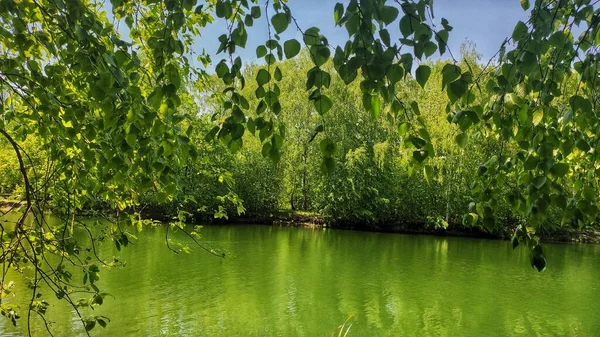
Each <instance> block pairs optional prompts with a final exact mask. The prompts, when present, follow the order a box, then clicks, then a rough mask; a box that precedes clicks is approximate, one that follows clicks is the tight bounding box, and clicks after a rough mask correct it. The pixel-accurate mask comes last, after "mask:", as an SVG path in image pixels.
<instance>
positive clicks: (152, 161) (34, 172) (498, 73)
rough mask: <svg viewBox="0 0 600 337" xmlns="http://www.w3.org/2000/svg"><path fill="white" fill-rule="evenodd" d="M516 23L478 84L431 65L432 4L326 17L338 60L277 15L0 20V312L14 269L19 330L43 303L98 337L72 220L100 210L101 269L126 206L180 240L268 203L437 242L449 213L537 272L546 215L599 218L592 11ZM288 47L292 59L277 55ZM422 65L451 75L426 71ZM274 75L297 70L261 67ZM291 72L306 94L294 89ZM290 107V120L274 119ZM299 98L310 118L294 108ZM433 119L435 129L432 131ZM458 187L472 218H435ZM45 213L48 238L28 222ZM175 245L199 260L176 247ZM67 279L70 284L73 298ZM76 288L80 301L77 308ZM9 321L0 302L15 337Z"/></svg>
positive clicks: (117, 6) (49, 13)
mask: <svg viewBox="0 0 600 337" xmlns="http://www.w3.org/2000/svg"><path fill="white" fill-rule="evenodd" d="M521 5H522V7H523V8H524V9H525V10H527V11H529V13H530V19H529V20H528V21H527V22H519V23H518V24H517V25H516V27H515V29H514V32H513V34H512V36H511V37H510V38H508V39H507V40H506V41H505V42H504V43H503V44H502V46H501V47H500V50H499V52H498V54H497V61H494V60H490V62H488V64H486V65H479V64H478V63H477V62H476V61H474V60H473V58H471V59H469V57H465V58H464V59H463V60H457V59H456V58H455V57H454V55H453V54H452V51H450V50H449V49H448V46H447V42H448V38H449V34H450V32H451V31H452V26H450V24H449V22H448V21H447V20H446V19H444V18H441V19H440V20H435V16H434V15H433V6H432V1H431V0H414V1H409V0H394V1H391V0H368V1H360V2H359V1H357V0H350V1H348V2H346V3H345V4H342V3H338V4H336V5H335V6H334V7H333V20H334V22H335V23H336V25H337V26H339V27H342V28H344V29H345V30H346V31H347V33H348V40H347V41H346V43H344V44H343V46H337V47H333V46H331V45H330V44H329V41H328V39H327V38H326V37H325V36H324V35H323V34H322V33H321V31H320V30H319V28H318V27H308V28H305V27H302V26H301V23H300V22H297V21H296V19H295V18H294V16H293V13H292V12H291V10H290V8H289V7H288V6H287V1H284V0H267V1H264V2H260V3H259V1H258V0H250V1H248V0H208V1H205V2H203V3H201V4H198V3H197V1H195V0H183V1H176V0H165V1H155V0H152V1H149V0H146V1H139V2H125V1H120V0H113V1H111V4H110V5H108V4H107V5H106V7H104V5H102V4H99V3H96V2H89V1H86V0H82V1H78V0H55V1H45V0H35V1H15V0H3V1H0V51H1V54H2V56H1V58H0V94H1V95H2V107H1V109H0V115H1V117H2V118H0V134H1V135H2V138H3V143H2V144H1V145H2V146H3V147H9V149H12V151H13V155H14V156H13V155H9V156H12V157H11V158H16V160H14V159H13V160H12V162H13V163H15V164H10V165H9V166H6V167H4V166H3V167H2V168H0V169H2V170H4V171H6V172H7V173H8V174H7V175H6V177H5V178H3V179H5V181H3V182H2V184H3V185H2V186H3V188H4V189H10V190H12V189H14V188H15V186H16V185H17V184H18V183H20V182H21V180H20V179H22V184H20V185H21V186H22V188H23V203H22V207H21V209H20V216H19V218H18V219H17V220H15V221H14V223H13V224H11V225H6V226H5V225H2V226H1V227H0V240H1V242H2V246H1V247H2V252H1V254H0V260H1V261H2V262H3V265H4V268H3V270H2V280H1V283H0V286H1V288H2V292H3V295H5V294H4V293H5V292H10V288H11V287H10V286H9V283H8V282H7V280H6V276H7V273H8V270H9V269H10V268H12V269H13V270H15V271H17V272H24V271H25V270H29V269H31V271H32V274H33V277H32V280H31V284H32V296H31V299H32V300H31V305H30V307H29V308H28V309H27V310H28V311H29V315H27V317H28V321H29V320H30V317H31V313H37V314H38V315H39V316H40V317H41V318H42V319H43V318H44V313H45V312H46V310H47V309H48V308H47V306H46V305H44V302H43V299H42V298H38V296H37V295H38V294H39V292H38V288H39V287H40V286H41V285H42V284H43V285H44V287H47V288H48V289H49V290H50V291H51V293H53V294H54V295H56V296H57V297H59V298H61V299H64V300H65V301H67V302H68V303H69V304H71V305H72V306H73V308H74V310H75V311H76V312H77V314H78V315H79V318H80V319H81V323H82V324H83V326H84V327H85V328H86V331H89V330H91V329H93V328H94V327H95V326H96V324H98V325H100V326H105V325H106V323H107V321H108V320H107V319H106V318H104V317H102V316H91V317H84V316H82V314H81V311H80V310H83V308H87V309H93V308H94V307H95V306H97V305H101V304H102V302H103V297H104V296H105V293H103V292H102V291H101V290H100V289H99V288H98V282H97V281H98V280H99V275H100V271H101V268H100V266H106V267H109V266H112V265H114V263H113V262H114V261H113V262H108V261H105V260H103V259H102V258H101V257H98V256H96V255H95V249H94V245H95V242H96V239H97V236H95V234H94V231H92V230H90V226H88V225H86V224H85V223H83V222H81V221H79V220H77V219H75V218H74V215H75V214H77V213H78V212H80V211H81V210H82V209H84V208H85V207H88V206H89V205H95V204H98V203H99V202H100V203H102V204H104V205H106V206H107V207H108V208H109V209H110V210H113V211H115V213H116V216H114V217H113V218H114V219H113V220H115V221H114V223H113V224H111V225H109V226H102V225H98V227H100V228H98V230H99V232H100V233H101V234H100V237H103V238H106V239H108V240H111V241H112V242H113V243H114V244H115V245H116V246H117V248H119V249H120V248H121V247H125V246H127V245H128V243H129V242H130V241H131V240H133V239H135V234H134V233H135V231H136V230H141V229H143V228H144V226H153V225H155V222H153V221H151V220H142V218H141V217H140V215H139V213H138V212H137V211H138V210H139V208H140V206H142V204H143V203H145V202H146V200H145V198H150V201H151V202H156V203H158V204H171V205H172V206H173V208H174V211H175V212H174V213H175V214H176V216H175V218H176V219H174V221H173V222H172V223H170V224H169V226H168V228H170V229H173V230H181V231H184V232H186V231H185V227H184V226H183V221H184V219H186V218H187V217H188V216H189V213H191V212H190V210H192V211H194V210H197V209H201V210H204V211H206V210H207V208H206V206H207V205H210V206H211V207H216V208H217V211H216V213H215V214H214V215H217V216H225V212H226V208H227V207H231V208H233V209H234V210H235V211H237V212H242V211H244V206H242V200H244V202H245V205H247V207H248V209H250V210H252V211H253V212H267V211H268V210H269V209H272V208H273V207H275V205H276V204H277V205H281V204H282V202H281V200H282V198H283V197H282V196H285V198H283V200H285V199H288V196H289V201H290V204H292V205H291V207H292V208H296V207H298V206H297V205H298V204H301V205H302V207H301V208H302V209H311V208H313V209H318V210H321V211H322V212H323V213H324V214H328V215H330V216H331V217H333V218H339V219H340V220H341V219H343V218H344V217H348V218H352V219H357V220H359V221H364V222H368V223H369V224H375V223H376V222H377V221H387V220H388V219H395V218H397V217H398V216H399V215H400V213H398V212H400V211H402V212H406V213H404V214H409V212H410V211H411V210H412V211H414V209H415V208H411V205H415V203H419V204H420V205H427V208H428V209H429V208H430V209H431V210H432V212H431V213H430V214H415V217H417V218H421V219H427V216H433V217H434V218H436V217H439V216H442V215H445V220H444V221H446V222H447V223H448V222H449V220H450V214H459V213H460V209H466V210H467V214H466V215H465V216H464V218H463V219H462V223H463V224H464V225H465V226H483V227H484V228H487V229H489V230H493V229H494V228H497V227H498V226H501V225H502V224H503V223H505V222H506V216H505V215H506V214H507V213H508V214H510V213H514V214H517V215H518V217H519V219H518V220H519V221H521V222H520V225H519V226H518V227H517V229H516V231H515V236H514V239H513V243H514V246H517V245H519V244H520V243H524V244H525V245H526V246H527V247H528V248H529V249H530V251H531V257H532V258H531V262H532V266H534V267H535V268H537V269H538V270H543V269H544V268H545V263H546V262H545V256H544V252H543V250H542V247H541V246H540V244H539V239H538V238H537V237H536V236H535V233H536V229H537V228H540V226H542V225H544V224H548V220H549V219H552V218H549V216H550V217H552V216H554V215H556V214H559V215H560V217H561V218H562V222H563V223H568V222H571V221H574V222H576V223H577V224H579V225H585V224H590V223H595V220H596V216H597V215H598V182H597V171H598V159H597V156H596V151H595V148H596V145H597V144H596V143H597V141H598V140H597V139H596V138H597V137H596V134H597V133H598V132H597V129H598V125H597V124H598V118H596V116H595V113H596V111H597V110H598V109H597V106H598V104H599V100H600V95H599V94H598V91H597V88H596V87H597V83H598V79H599V74H600V73H599V72H598V71H597V69H598V63H599V62H600V59H599V55H598V49H599V48H600V28H599V26H600V25H599V24H598V23H599V20H600V12H599V11H600V9H599V8H598V7H597V6H596V4H595V3H594V4H591V2H590V1H589V0H562V1H548V0H535V1H534V2H533V3H530V1H529V0H522V1H521ZM107 9H108V13H107ZM215 17H216V18H217V19H218V22H220V23H221V24H224V27H226V29H225V31H226V32H225V33H224V34H223V35H221V36H220V37H219V42H220V46H219V53H224V54H226V58H224V59H223V60H221V61H219V62H217V63H216V64H215V68H214V70H215V75H216V77H218V78H219V79H220V82H221V83H220V84H219V85H217V86H216V87H217V88H218V90H219V93H218V94H215V95H214V96H213V97H211V99H210V101H211V103H210V104H207V102H206V101H208V100H207V99H205V98H206V97H205V96H202V95H198V92H197V91H198V90H197V89H198V86H201V85H203V84H204V83H205V82H211V81H212V80H209V79H207V76H206V73H205V71H204V70H202V69H200V68H199V67H197V66H195V65H194V62H195V61H194V59H197V60H198V62H200V63H202V64H203V65H204V66H208V65H209V64H210V63H211V61H210V58H209V57H208V56H207V55H204V54H200V55H198V54H197V52H196V50H195V48H194V44H195V42H196V41H197V39H198V38H199V37H200V35H201V32H202V31H203V28H204V27H205V26H206V25H207V24H208V23H211V22H213V20H215ZM259 19H262V20H264V21H265V22H266V23H267V26H268V28H269V29H268V36H267V37H266V41H265V43H264V44H261V45H259V46H247V42H248V32H247V27H249V26H252V25H253V24H254V21H255V20H259ZM119 27H121V28H120V29H119ZM294 29H295V30H297V31H298V32H300V33H301V35H302V41H298V40H296V39H294V38H290V39H283V37H284V36H285V34H286V32H289V31H291V30H294ZM577 31H580V32H581V33H580V34H579V36H578V37H575V34H576V33H575V32H577ZM120 32H126V33H127V34H128V35H129V36H128V37H127V36H122V34H121V33H120ZM301 42H303V44H304V46H303V45H302V43H301ZM247 47H248V48H250V47H251V48H256V56H257V58H259V59H260V62H261V63H262V62H264V63H262V65H261V66H259V67H258V68H256V67H255V68H252V67H245V65H244V64H243V62H242V60H241V58H240V57H236V51H237V50H239V48H247ZM303 49H304V50H305V51H304V52H303V51H302V50H303ZM435 53H439V55H440V56H441V57H444V56H445V55H449V56H450V60H449V61H447V62H438V63H435V64H433V63H431V62H428V61H427V59H428V58H429V57H431V56H433V55H434V54H435ZM303 57H304V59H302V58H303ZM284 59H294V61H296V60H298V61H297V62H298V63H296V64H294V63H286V64H281V63H278V61H279V62H281V61H283V60H284ZM286 65H287V66H286ZM296 66H297V68H299V69H303V70H304V74H303V76H302V78H303V79H305V80H306V81H305V83H303V84H304V85H303V87H302V88H301V89H300V90H299V89H298V88H297V84H298V81H297V79H298V78H299V76H296V75H297V73H293V71H294V70H295V67H296ZM292 76H293V77H292ZM287 79H290V80H291V81H288V82H286V80H287ZM440 84H441V86H440ZM292 88H294V89H293V93H294V95H295V97H296V99H291V98H290V96H287V97H288V98H286V99H284V98H283V97H284V94H285V93H286V92H287V93H291V92H292V91H291V89H292ZM440 88H441V89H440ZM200 89H202V88H200ZM440 90H441V91H440ZM200 91H202V90H200ZM303 91H304V92H305V94H304V98H305V100H306V102H309V106H308V107H307V106H306V105H305V104H302V103H300V102H299V101H298V97H300V96H301V95H298V92H303ZM440 94H441V95H440ZM424 98H426V99H424ZM214 102H216V103H217V104H218V106H219V108H215V104H214ZM442 109H443V113H444V114H445V115H446V119H447V120H448V121H449V122H450V123H451V124H455V125H454V126H450V124H445V123H440V119H441V118H440V116H441V114H440V111H442ZM197 111H201V112H207V111H210V112H212V114H211V115H210V117H208V115H205V116H200V117H199V116H196V115H197V113H196V112H197ZM364 112H366V113H364ZM442 116H443V115H442ZM209 118H210V120H209ZM198 129H200V130H202V131H199V130H198ZM202 133H206V137H202ZM250 135H255V136H256V137H257V139H256V138H252V140H250V139H249V138H248V136H250ZM204 138H205V139H206V140H209V141H210V140H213V139H218V140H219V143H220V145H215V144H210V145H207V144H206V143H203V142H202V141H201V140H200V139H204ZM470 139H473V140H475V143H470V142H469V140H470ZM28 142H29V143H28ZM288 144H289V146H288ZM479 144H486V146H485V147H483V148H482V147H481V146H479ZM223 147H226V148H227V149H228V150H229V151H231V153H228V154H223ZM286 147H288V148H289V149H290V150H291V151H289V152H288V153H286V151H284V150H285V149H286ZM33 149H34V150H33ZM258 150H259V151H258ZM30 152H35V154H34V155H30ZM258 153H260V156H259V155H258ZM3 155H4V152H3ZM261 157H264V158H261ZM265 158H269V159H270V160H271V161H272V162H267V161H265V160H264V159H265ZM465 158H466V159H465ZM40 167H43V168H44V169H43V170H38V169H37V168H40ZM17 168H18V172H19V174H20V176H21V177H20V178H17V177H16V176H15V174H14V172H15V170H16V169H17ZM230 168H231V169H230ZM475 170H476V172H475ZM229 171H231V172H232V173H228V172H229ZM319 171H320V172H323V173H325V174H327V175H326V176H323V175H319V174H317V172H319ZM298 175H299V176H300V177H298ZM215 178H216V179H215ZM467 181H472V182H473V183H472V185H471V186H470V192H471V193H473V196H474V199H473V201H472V202H470V203H468V205H465V204H467V201H468V200H465V199H466V197H464V198H463V197H461V198H458V199H453V201H452V203H451V202H450V198H454V196H455V195H461V196H463V195H465V196H466V195H467V193H466V190H465V187H464V183H465V182H467ZM422 186H431V188H429V187H428V188H419V187H422ZM298 188H299V189H300V190H301V192H300V193H298V194H297V193H296V190H297V189H298ZM273 190H277V196H276V197H274V194H273V192H272V191H273ZM206 191H208V192H209V193H206V194H205V193H204V192H206ZM406 191H411V194H410V195H409V194H408V193H406ZM444 193H445V195H444ZM299 196H300V197H299ZM204 197H205V199H201V198H204ZM252 197H255V198H256V199H252ZM215 200H216V202H215ZM299 201H301V202H299ZM411 201H412V204H411ZM253 202H254V203H253ZM227 205H229V206H227ZM508 205H510V208H509V207H508ZM203 206H204V207H203ZM403 207H404V209H403ZM451 207H452V211H450V209H451ZM421 209H423V208H422V207H421ZM50 210H51V211H53V212H54V213H56V214H57V215H59V216H60V218H61V220H62V221H61V222H60V223H58V224H49V223H47V222H46V221H45V220H44V216H43V215H44V213H45V212H47V211H50ZM28 218H30V219H33V221H32V223H31V225H29V224H27V222H26V219H28ZM74 231H82V232H84V233H89V236H90V242H89V243H83V242H78V241H76V240H75V239H74V236H73V235H72V234H73V232H74ZM167 233H168V232H167ZM186 233H187V234H189V237H190V238H191V239H193V242H194V243H196V244H198V241H197V240H196V239H195V238H194V235H193V234H194V233H196V232H195V231H194V232H193V233H188V232H186ZM165 241H166V243H167V245H168V246H169V248H171V244H172V243H171V242H170V240H169V239H168V237H167V238H165ZM182 247H185V246H182ZM172 249H173V248H172ZM173 250H174V251H176V252H179V251H185V250H187V249H183V248H181V249H179V248H177V249H173ZM209 251H210V250H209ZM47 256H54V257H55V258H56V259H55V260H54V259H52V260H51V259H48V258H47ZM70 268H73V269H80V270H82V272H83V273H84V275H85V278H84V279H83V282H82V283H83V284H82V285H74V284H73V279H72V273H71V272H70V271H69V269H70ZM78 289H85V291H86V293H85V294H86V295H85V296H88V295H89V296H88V297H87V298H80V299H76V298H74V297H73V296H79V295H78V294H79V293H78V292H77V291H78ZM3 297H5V296H3ZM17 309H18V308H15V307H14V305H12V304H10V303H9V302H6V301H4V300H2V302H0V312H1V313H2V314H3V315H5V316H7V317H8V318H9V319H10V320H11V321H12V322H13V323H16V321H17V319H18V318H19V317H20V314H19V313H18V311H17Z"/></svg>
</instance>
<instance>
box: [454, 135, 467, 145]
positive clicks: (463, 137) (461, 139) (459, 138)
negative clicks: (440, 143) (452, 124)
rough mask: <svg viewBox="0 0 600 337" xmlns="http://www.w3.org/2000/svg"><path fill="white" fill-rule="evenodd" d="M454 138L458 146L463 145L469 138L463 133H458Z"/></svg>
mask: <svg viewBox="0 0 600 337" xmlns="http://www.w3.org/2000/svg"><path fill="white" fill-rule="evenodd" d="M454 139H455V140H456V144H458V146H460V147H465V146H466V145H467V140H468V139H469V138H468V136H467V135H466V134H465V133H459V134H458V135H456V137H455V138H454Z"/></svg>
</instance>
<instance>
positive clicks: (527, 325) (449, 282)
mask: <svg viewBox="0 0 600 337" xmlns="http://www.w3.org/2000/svg"><path fill="white" fill-rule="evenodd" d="M202 233H203V236H204V241H203V242H204V243H205V244H207V245H209V246H211V247H215V248H221V249H224V250H225V251H226V252H227V258H226V259H224V260H222V259H219V258H215V257H212V256H209V255H208V254H206V253H203V252H202V251H200V250H198V249H196V250H195V251H194V252H193V253H192V254H190V255H175V254H173V253H171V252H170V251H169V250H168V249H167V248H166V246H165V244H164V230H163V229H156V230H149V231H146V232H142V233H141V235H140V240H139V241H138V242H137V243H136V244H135V245H133V246H130V247H128V248H127V249H125V250H123V251H121V252H118V251H117V250H116V249H115V248H114V246H112V245H104V246H102V247H101V249H100V250H101V254H102V256H105V257H112V256H120V257H121V258H122V259H124V260H126V261H127V266H126V267H124V268H118V269H112V270H110V271H105V270H102V272H101V280H100V282H99V285H100V287H101V288H103V289H105V290H106V291H108V292H109V293H111V294H112V295H114V296H115V298H114V299H113V298H107V299H106V300H105V303H104V305H103V306H101V307H100V308H98V309H97V310H95V312H93V313H89V312H86V314H102V315H106V316H109V317H110V318H111V320H112V321H111V323H109V325H108V326H107V327H106V328H102V327H96V328H95V329H94V330H93V332H92V335H93V336H111V337H115V336H331V335H332V333H333V331H334V330H335V329H336V327H337V326H339V325H340V324H342V323H343V322H344V321H345V320H346V318H347V317H348V315H350V314H354V315H355V319H354V323H353V325H352V328H351V330H350V333H349V335H348V336H556V335H565V336H600V293H599V291H600V286H599V282H598V280H600V268H599V266H600V246H595V245H576V244H568V245H558V244H553V245H547V246H546V250H547V256H548V259H549V264H548V269H547V270H546V271H545V272H543V273H537V272H535V271H534V270H533V269H531V268H530V267H529V266H528V264H527V261H528V257H527V254H526V252H525V251H523V250H520V249H517V250H516V251H513V250H512V248H511V246H510V243H509V242H504V241H492V240H481V239H468V238H442V237H431V236H410V235H396V234H381V233H361V232H352V231H336V230H323V229H314V230H313V229H297V228H279V227H268V226H218V227H207V228H204V229H203V231H202ZM181 239H184V238H183V237H181ZM17 281H18V279H17ZM48 316H49V317H50V319H51V320H54V321H56V323H55V324H54V325H53V331H54V332H55V335H56V336H74V335H81V334H82V331H81V328H80V327H79V325H78V323H77V320H76V316H75V314H74V312H73V311H72V309H69V308H68V307H67V306H65V305H64V304H57V303H54V302H53V306H52V307H51V308H50V309H49V311H48ZM34 322H35V324H34V335H35V336H37V335H42V332H43V328H42V325H41V324H40V322H39V321H37V320H34ZM24 323H25V320H24V319H22V322H21V327H18V328H13V327H12V326H10V325H9V322H8V321H7V320H6V319H4V318H2V317H0V335H1V336H22V335H24V334H25V331H26V330H25V327H24V325H25V324H24Z"/></svg>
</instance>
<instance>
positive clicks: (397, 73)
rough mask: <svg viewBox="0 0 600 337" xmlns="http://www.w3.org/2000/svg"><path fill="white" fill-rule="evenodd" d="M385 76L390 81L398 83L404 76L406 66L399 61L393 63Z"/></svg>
mask: <svg viewBox="0 0 600 337" xmlns="http://www.w3.org/2000/svg"><path fill="white" fill-rule="evenodd" d="M385 76H386V77H387V78H388V80H389V81H390V83H392V84H396V83H398V82H400V80H402V78H403V77H404V68H402V66H401V65H400V64H398V63H396V64H392V65H390V66H389V67H388V69H387V71H386V73H385Z"/></svg>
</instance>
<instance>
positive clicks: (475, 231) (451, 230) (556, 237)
mask: <svg viewBox="0 0 600 337" xmlns="http://www.w3.org/2000/svg"><path fill="white" fill-rule="evenodd" d="M22 204H23V203H22V202H20V201H12V200H0V209H2V210H4V211H6V210H8V209H10V208H13V209H18V207H19V206H21V205H22ZM167 213H168V212H167V210H166V209H165V208H163V207H150V208H148V209H146V210H145V211H143V215H142V216H143V217H144V218H153V219H156V220H159V221H168V220H169V217H167V216H166V215H165V214H167ZM82 215H83V216H85V213H84V214H82ZM193 222H196V223H204V224H207V225H209V226H210V225H211V224H223V225H224V224H228V225H235V224H254V225H267V226H281V227H299V228H332V229H341V230H353V231H358V232H375V233H396V234H411V235H433V236H451V237H469V238H479V239H491V240H510V239H511V237H512V232H513V230H512V229H511V228H509V227H506V228H504V229H503V230H502V231H495V232H488V231H485V230H483V229H481V228H479V227H473V228H465V227H462V226H457V225H452V224H451V225H449V226H448V228H447V229H443V228H432V227H428V226H427V225H426V224H425V223H416V222H414V223H407V222H396V223H391V224H389V225H386V226H378V225H369V226H357V225H356V224H352V223H337V224H328V223H327V219H326V218H325V217H323V216H321V215H318V214H313V213H301V212H286V211H281V212H274V213H271V214H265V215H244V216H232V217H230V218H229V219H214V218H210V217H209V216H207V215H201V216H194V221H193ZM538 236H539V237H540V238H541V241H542V242H546V243H590V244H600V231H594V230H587V229H573V228H556V229H555V230H554V231H552V232H549V233H538Z"/></svg>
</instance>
